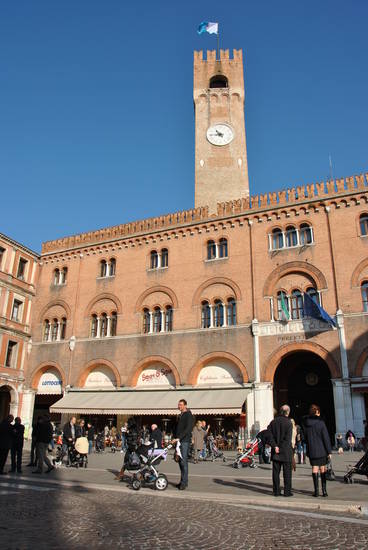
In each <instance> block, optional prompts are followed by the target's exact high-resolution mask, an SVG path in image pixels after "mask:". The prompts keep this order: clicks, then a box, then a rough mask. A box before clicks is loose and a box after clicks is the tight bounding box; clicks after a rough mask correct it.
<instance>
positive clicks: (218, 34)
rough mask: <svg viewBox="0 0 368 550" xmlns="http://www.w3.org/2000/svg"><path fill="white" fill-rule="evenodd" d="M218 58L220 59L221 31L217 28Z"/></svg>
mask: <svg viewBox="0 0 368 550" xmlns="http://www.w3.org/2000/svg"><path fill="white" fill-rule="evenodd" d="M217 60H218V61H220V31H219V30H217Z"/></svg>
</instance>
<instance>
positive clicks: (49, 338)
mask: <svg viewBox="0 0 368 550" xmlns="http://www.w3.org/2000/svg"><path fill="white" fill-rule="evenodd" d="M51 340H52V323H51V322H50V323H49V334H48V336H47V341H48V342H51Z"/></svg>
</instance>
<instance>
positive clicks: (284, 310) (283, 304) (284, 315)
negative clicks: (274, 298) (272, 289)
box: [280, 292, 290, 321]
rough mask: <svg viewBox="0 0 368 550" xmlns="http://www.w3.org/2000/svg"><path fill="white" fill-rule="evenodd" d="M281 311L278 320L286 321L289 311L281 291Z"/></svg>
mask: <svg viewBox="0 0 368 550" xmlns="http://www.w3.org/2000/svg"><path fill="white" fill-rule="evenodd" d="M280 296H281V312H280V314H281V315H280V317H281V319H280V321H288V320H289V319H290V313H289V308H288V306H287V304H286V302H285V299H284V293H283V292H281V295H280Z"/></svg>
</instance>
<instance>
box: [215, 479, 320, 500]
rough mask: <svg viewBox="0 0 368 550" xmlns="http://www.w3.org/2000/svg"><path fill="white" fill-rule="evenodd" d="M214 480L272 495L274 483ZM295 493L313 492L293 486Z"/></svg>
mask: <svg viewBox="0 0 368 550" xmlns="http://www.w3.org/2000/svg"><path fill="white" fill-rule="evenodd" d="M213 481H214V482H215V483H217V484H218V485H223V486H226V487H236V488H238V489H245V490H249V491H253V492H254V493H261V494H263V495H269V496H270V495H272V485H270V484H269V483H261V482H256V481H249V480H246V479H236V480H235V481H225V480H223V479H214V480H213ZM293 493H295V494H299V495H308V496H310V495H311V494H312V491H302V490H300V489H295V488H294V487H293Z"/></svg>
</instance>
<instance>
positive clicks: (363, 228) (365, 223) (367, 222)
mask: <svg viewBox="0 0 368 550" xmlns="http://www.w3.org/2000/svg"><path fill="white" fill-rule="evenodd" d="M359 225H360V234H361V235H362V236H365V235H368V214H367V213H364V214H361V215H360V217H359Z"/></svg>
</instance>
